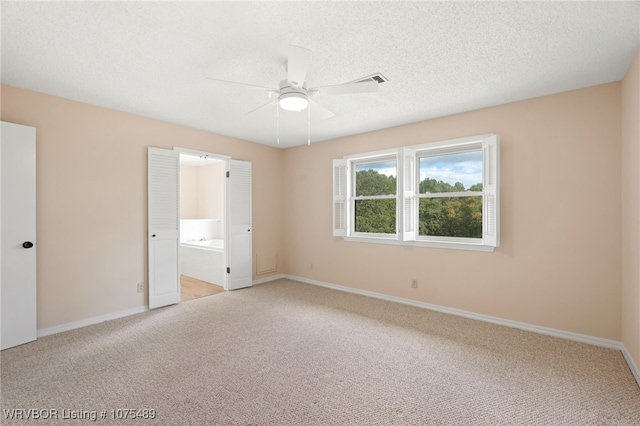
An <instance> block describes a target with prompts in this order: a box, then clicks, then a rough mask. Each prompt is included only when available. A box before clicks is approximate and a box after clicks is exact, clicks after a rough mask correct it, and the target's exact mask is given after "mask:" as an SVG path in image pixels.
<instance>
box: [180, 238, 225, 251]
mask: <svg viewBox="0 0 640 426" xmlns="http://www.w3.org/2000/svg"><path fill="white" fill-rule="evenodd" d="M180 244H181V245H183V246H186V247H195V248H204V249H213V250H224V240H199V241H182V242H181V243H180Z"/></svg>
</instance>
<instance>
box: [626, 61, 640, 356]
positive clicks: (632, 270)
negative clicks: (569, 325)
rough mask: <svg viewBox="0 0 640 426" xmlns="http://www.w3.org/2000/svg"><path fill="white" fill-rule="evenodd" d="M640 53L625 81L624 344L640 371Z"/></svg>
mask: <svg viewBox="0 0 640 426" xmlns="http://www.w3.org/2000/svg"><path fill="white" fill-rule="evenodd" d="M639 169H640V50H639V51H638V53H637V54H636V57H635V59H634V60H633V63H632V64H631V67H630V68H629V70H628V71H627V75H626V76H625V78H624V80H623V81H622V341H623V342H624V344H625V346H626V347H627V349H628V350H629V353H630V354H631V357H632V358H633V359H634V361H635V364H636V366H639V367H640V172H639Z"/></svg>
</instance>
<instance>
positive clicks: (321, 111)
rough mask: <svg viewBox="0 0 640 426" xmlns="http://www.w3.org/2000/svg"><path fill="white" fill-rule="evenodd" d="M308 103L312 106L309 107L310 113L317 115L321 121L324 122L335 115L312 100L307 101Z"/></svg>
mask: <svg viewBox="0 0 640 426" xmlns="http://www.w3.org/2000/svg"><path fill="white" fill-rule="evenodd" d="M309 103H311V104H312V105H310V108H311V111H312V112H313V113H314V114H315V113H318V115H319V116H320V118H321V119H322V120H326V119H327V118H331V117H333V116H334V115H335V114H334V113H332V112H331V111H329V110H328V109H326V108H325V107H323V106H322V105H320V104H319V103H317V102H316V101H314V100H311V99H309Z"/></svg>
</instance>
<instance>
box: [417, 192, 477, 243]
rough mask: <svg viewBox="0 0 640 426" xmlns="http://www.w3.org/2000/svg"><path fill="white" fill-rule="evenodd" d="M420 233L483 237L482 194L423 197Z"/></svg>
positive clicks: (440, 235) (421, 201) (439, 235)
mask: <svg viewBox="0 0 640 426" xmlns="http://www.w3.org/2000/svg"><path fill="white" fill-rule="evenodd" d="M419 235H423V236H426V235H430V236H437V237H465V238H482V196H479V195H478V196H471V197H443V198H421V199H420V230H419Z"/></svg>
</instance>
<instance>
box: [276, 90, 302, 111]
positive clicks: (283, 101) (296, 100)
mask: <svg viewBox="0 0 640 426" xmlns="http://www.w3.org/2000/svg"><path fill="white" fill-rule="evenodd" d="M278 104H279V105H280V108H282V109H284V110H286V111H302V110H304V109H305V108H306V107H307V106H309V101H308V100H307V98H306V97H305V96H304V95H301V94H298V93H286V94H283V95H281V96H280V99H278Z"/></svg>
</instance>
